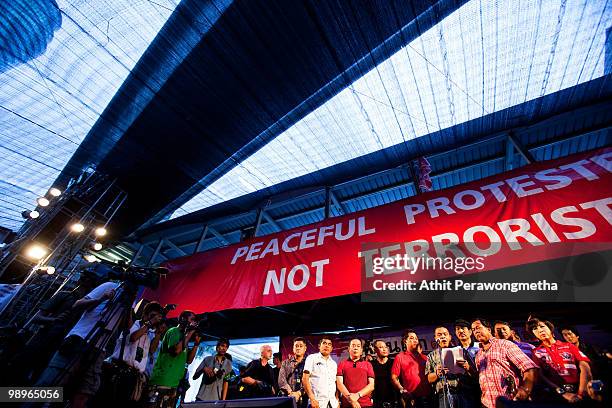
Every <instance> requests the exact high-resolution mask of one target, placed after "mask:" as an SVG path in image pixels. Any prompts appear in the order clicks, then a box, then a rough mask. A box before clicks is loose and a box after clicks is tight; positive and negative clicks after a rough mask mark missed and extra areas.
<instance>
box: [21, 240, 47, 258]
mask: <svg viewBox="0 0 612 408" xmlns="http://www.w3.org/2000/svg"><path fill="white" fill-rule="evenodd" d="M25 254H26V256H27V257H28V258H32V259H35V260H39V259H42V258H43V257H44V256H45V255H47V250H46V249H45V248H43V247H42V246H41V245H38V244H32V245H31V246H29V247H28V249H26V253H25Z"/></svg>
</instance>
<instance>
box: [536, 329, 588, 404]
mask: <svg viewBox="0 0 612 408" xmlns="http://www.w3.org/2000/svg"><path fill="white" fill-rule="evenodd" d="M554 330H555V327H554V326H553V324H552V323H551V322H549V321H546V320H539V319H530V320H528V321H527V331H528V332H531V333H533V335H534V336H535V337H536V338H537V339H538V340H540V344H539V345H538V346H537V347H536V348H535V349H534V350H533V358H534V360H535V361H536V362H537V363H538V364H539V365H540V367H541V377H542V380H544V381H545V382H546V383H547V384H548V385H549V386H550V387H552V388H553V390H554V391H555V392H556V394H557V395H559V396H560V397H562V398H563V399H565V400H566V401H567V402H569V403H576V402H579V401H580V400H582V398H583V397H584V396H585V395H586V392H587V383H588V381H589V380H590V378H591V368H590V366H589V363H590V360H589V358H588V357H587V356H585V355H584V354H583V353H582V352H581V351H580V350H578V347H576V346H574V345H573V344H571V343H565V342H563V341H559V340H556V339H555V336H554Z"/></svg>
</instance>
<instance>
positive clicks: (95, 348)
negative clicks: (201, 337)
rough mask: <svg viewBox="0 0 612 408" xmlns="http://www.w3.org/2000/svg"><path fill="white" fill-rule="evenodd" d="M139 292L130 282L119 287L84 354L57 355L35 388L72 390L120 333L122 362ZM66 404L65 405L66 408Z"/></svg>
mask: <svg viewBox="0 0 612 408" xmlns="http://www.w3.org/2000/svg"><path fill="white" fill-rule="evenodd" d="M136 290H137V286H135V285H134V284H132V283H130V282H122V283H121V284H119V286H118V287H117V288H116V289H115V291H116V293H115V296H114V297H113V298H112V299H111V300H108V301H107V304H106V306H105V307H104V309H103V311H102V313H101V315H102V316H104V318H103V319H100V320H98V322H97V323H96V325H95V326H94V327H93V328H92V329H91V330H90V332H89V333H88V334H87V336H86V337H85V338H84V339H83V344H84V346H83V349H82V350H79V351H82V353H81V352H75V353H72V355H70V356H69V357H68V358H66V359H63V360H62V358H61V357H60V358H58V359H57V360H56V356H58V355H59V354H61V353H60V352H59V351H58V352H57V353H56V354H55V355H54V357H53V358H52V360H51V363H50V364H49V366H48V367H47V369H46V370H45V372H44V373H43V375H41V378H40V379H39V381H38V383H37V384H36V385H37V386H60V387H70V386H71V385H73V383H74V382H75V379H77V378H78V377H79V376H80V374H81V373H82V372H84V370H85V369H87V368H88V367H89V366H90V365H91V364H94V363H95V362H96V360H97V359H98V358H100V353H104V352H105V350H106V347H107V346H108V344H109V342H110V341H111V340H113V339H114V338H116V336H117V335H118V333H119V331H120V330H123V332H124V335H123V345H122V348H121V358H123V349H124V346H125V339H126V335H127V334H126V333H128V332H129V327H127V326H128V324H129V322H130V320H131V313H132V302H133V300H134V298H135V295H136ZM67 404H68V403H67V402H66V403H65V406H67ZM26 406H29V405H26ZM32 406H34V405H32ZM36 406H40V405H36Z"/></svg>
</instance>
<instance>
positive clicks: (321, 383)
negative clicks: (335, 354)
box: [302, 337, 339, 408]
mask: <svg viewBox="0 0 612 408" xmlns="http://www.w3.org/2000/svg"><path fill="white" fill-rule="evenodd" d="M332 349H333V344H332V341H331V339H330V338H326V337H323V338H322V339H321V340H319V352H318V353H316V354H311V355H309V356H308V357H306V362H305V363H304V375H303V377H302V384H304V389H305V390H306V394H307V395H308V398H309V399H310V406H311V407H312V408H337V407H338V405H339V401H338V398H337V395H336V374H337V371H338V365H337V364H336V362H335V361H334V359H333V358H331V356H330V354H331V352H332Z"/></svg>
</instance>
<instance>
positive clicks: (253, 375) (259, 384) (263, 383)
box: [242, 344, 274, 398]
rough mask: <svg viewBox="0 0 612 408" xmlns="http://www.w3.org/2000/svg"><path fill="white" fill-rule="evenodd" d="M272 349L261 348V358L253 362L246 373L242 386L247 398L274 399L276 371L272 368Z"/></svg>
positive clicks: (267, 346)
mask: <svg viewBox="0 0 612 408" xmlns="http://www.w3.org/2000/svg"><path fill="white" fill-rule="evenodd" d="M271 359H272V347H270V346H269V345H267V344H266V345H264V346H261V358H258V359H256V360H253V361H251V362H250V363H249V364H248V365H247V367H246V370H245V371H244V376H243V377H242V384H243V386H244V387H245V388H244V389H243V392H244V395H243V396H244V397H245V398H262V397H272V396H273V395H274V388H273V384H274V370H273V369H272V367H271V366H270V364H269V363H270V360H271Z"/></svg>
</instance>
